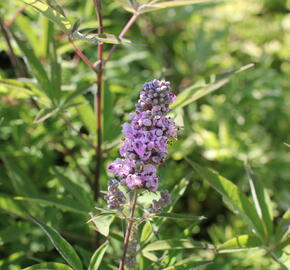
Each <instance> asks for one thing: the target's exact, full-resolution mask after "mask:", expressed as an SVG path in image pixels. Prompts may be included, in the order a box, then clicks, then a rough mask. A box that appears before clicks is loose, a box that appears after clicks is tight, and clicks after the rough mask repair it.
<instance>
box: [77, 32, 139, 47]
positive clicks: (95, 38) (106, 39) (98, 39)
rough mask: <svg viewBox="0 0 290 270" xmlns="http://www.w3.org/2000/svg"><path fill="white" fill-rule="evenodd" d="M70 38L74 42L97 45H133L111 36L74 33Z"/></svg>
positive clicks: (125, 40)
mask: <svg viewBox="0 0 290 270" xmlns="http://www.w3.org/2000/svg"><path fill="white" fill-rule="evenodd" d="M72 37H73V38H74V39H75V40H78V39H81V40H85V41H88V42H91V43H94V44H98V43H109V44H118V45H133V44H134V43H133V42H132V41H130V40H128V39H125V38H119V37H117V36H115V35H112V34H87V35H84V34H82V33H80V32H74V33H73V34H72Z"/></svg>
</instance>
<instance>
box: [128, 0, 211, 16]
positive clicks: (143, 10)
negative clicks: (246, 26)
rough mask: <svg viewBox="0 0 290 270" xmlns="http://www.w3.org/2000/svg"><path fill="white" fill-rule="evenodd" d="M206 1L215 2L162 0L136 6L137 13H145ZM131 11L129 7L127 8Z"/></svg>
mask: <svg viewBox="0 0 290 270" xmlns="http://www.w3.org/2000/svg"><path fill="white" fill-rule="evenodd" d="M208 2H217V1H215V0H173V1H164V2H157V3H152V4H144V5H142V6H140V7H139V8H138V12H139V13H146V12H152V11H156V10H159V9H163V8H170V7H180V6H187V5H193V4H200V3H208ZM127 10H128V11H131V12H132V10H130V9H127Z"/></svg>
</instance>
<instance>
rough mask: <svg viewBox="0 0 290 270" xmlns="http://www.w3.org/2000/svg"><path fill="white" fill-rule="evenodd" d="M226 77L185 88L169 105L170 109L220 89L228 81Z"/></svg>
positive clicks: (187, 103)
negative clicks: (210, 82)
mask: <svg viewBox="0 0 290 270" xmlns="http://www.w3.org/2000/svg"><path fill="white" fill-rule="evenodd" d="M228 81H229V80H228V79H221V80H219V81H217V82H214V83H212V84H207V85H204V86H196V85H193V86H191V87H189V88H187V89H186V90H184V91H182V92H181V93H180V94H179V95H178V96H177V98H176V100H175V101H174V102H173V104H172V105H171V106H170V108H171V109H172V110H174V109H176V108H182V107H185V106H187V105H189V104H190V103H192V102H194V101H196V100H198V99H200V98H202V97H204V96H206V95H208V94H210V93H212V92H214V91H216V90H218V89H220V88H221V87H222V86H224V85H225V84H226V83H228Z"/></svg>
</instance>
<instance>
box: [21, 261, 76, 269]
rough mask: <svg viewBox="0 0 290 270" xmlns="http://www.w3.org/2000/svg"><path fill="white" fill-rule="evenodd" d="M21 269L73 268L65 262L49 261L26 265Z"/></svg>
mask: <svg viewBox="0 0 290 270" xmlns="http://www.w3.org/2000/svg"><path fill="white" fill-rule="evenodd" d="M22 270H73V269H72V268H71V267H69V266H68V265H66V264H62V263H54V262H49V263H40V264H35V265H32V266H29V267H26V268H24V269H22Z"/></svg>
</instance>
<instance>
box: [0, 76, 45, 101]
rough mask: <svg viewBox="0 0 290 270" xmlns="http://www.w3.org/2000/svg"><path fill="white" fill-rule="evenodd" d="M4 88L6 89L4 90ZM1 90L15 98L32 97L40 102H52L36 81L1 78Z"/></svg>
mask: <svg viewBox="0 0 290 270" xmlns="http://www.w3.org/2000/svg"><path fill="white" fill-rule="evenodd" d="M1 86H2V87H1ZM2 89H5V90H6V91H5V92H4V91H3V90H2ZM0 92H4V93H6V94H7V95H9V96H11V97H15V98H29V97H32V98H33V99H37V102H38V103H42V104H45V105H46V104H49V103H50V101H49V99H48V98H47V95H46V94H45V93H44V92H43V91H42V90H40V89H39V88H38V87H37V86H36V85H35V84H34V83H32V82H28V81H21V79H18V80H13V79H0Z"/></svg>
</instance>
